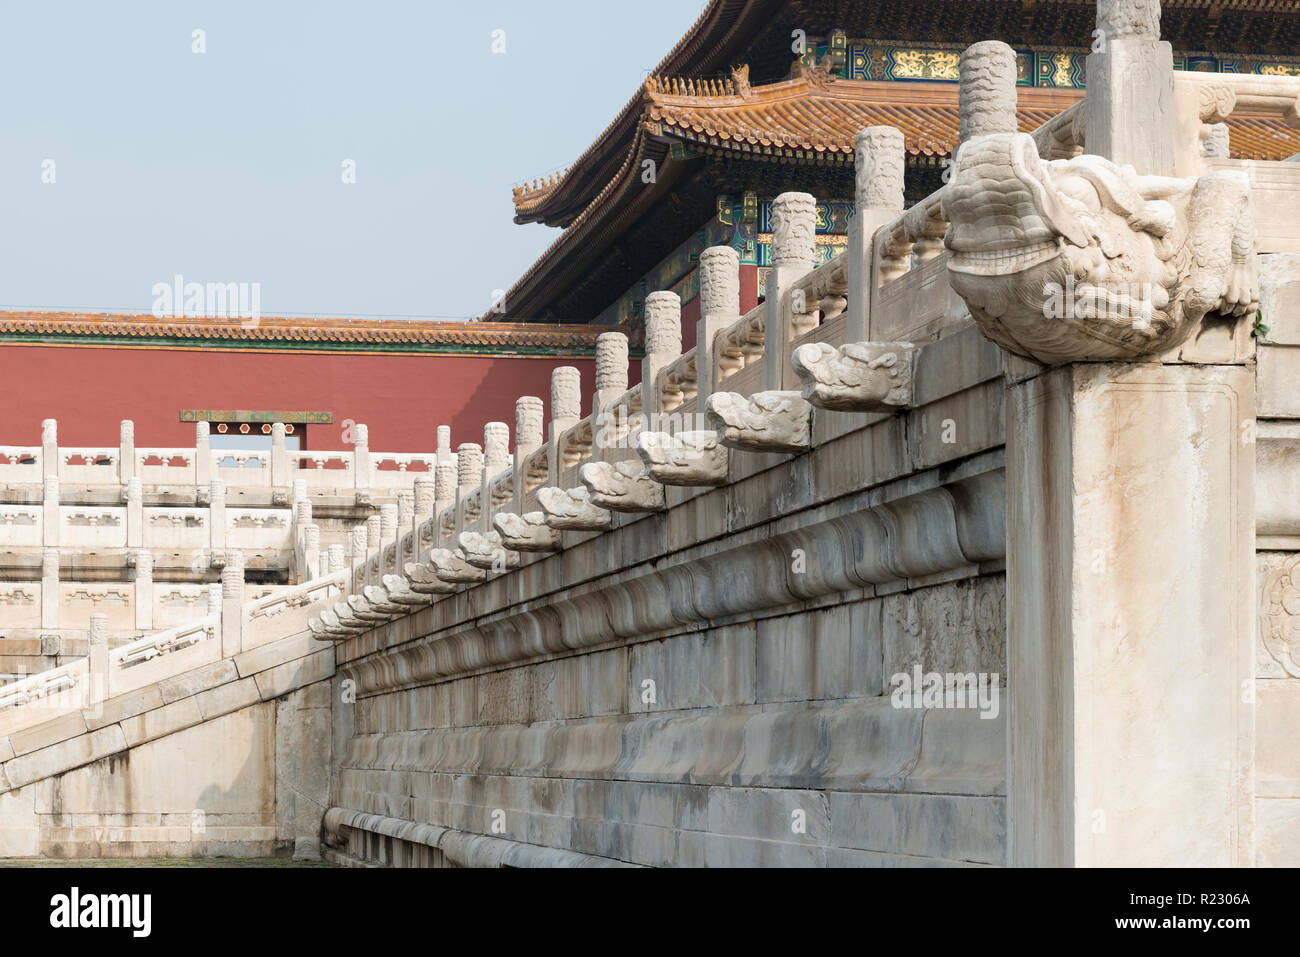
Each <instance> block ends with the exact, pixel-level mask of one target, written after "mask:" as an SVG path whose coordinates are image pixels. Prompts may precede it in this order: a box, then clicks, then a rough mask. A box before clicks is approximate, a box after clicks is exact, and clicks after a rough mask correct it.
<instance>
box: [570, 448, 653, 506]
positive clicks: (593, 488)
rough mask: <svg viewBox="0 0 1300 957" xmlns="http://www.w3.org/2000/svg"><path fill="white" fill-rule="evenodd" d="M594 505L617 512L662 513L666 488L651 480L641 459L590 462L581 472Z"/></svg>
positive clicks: (581, 477) (580, 474) (583, 482)
mask: <svg viewBox="0 0 1300 957" xmlns="http://www.w3.org/2000/svg"><path fill="white" fill-rule="evenodd" d="M578 477H579V478H580V479H581V480H582V484H583V485H585V486H586V487H587V492H588V493H589V495H590V498H591V502H592V504H594V505H597V506H599V507H600V508H607V509H610V510H611V511H614V512H632V513H637V512H659V511H662V510H663V509H664V508H666V507H667V500H666V498H665V496H664V487H663V486H662V485H660V484H659V483H658V482H656V481H655V480H654V479H652V478H650V476H649V473H647V472H646V470H645V466H644V465H643V464H642V463H641V460H640V459H635V460H631V459H624V460H623V461H621V462H588V463H587V464H586V465H584V466H583V467H582V468H581V469H580V470H579V472H578Z"/></svg>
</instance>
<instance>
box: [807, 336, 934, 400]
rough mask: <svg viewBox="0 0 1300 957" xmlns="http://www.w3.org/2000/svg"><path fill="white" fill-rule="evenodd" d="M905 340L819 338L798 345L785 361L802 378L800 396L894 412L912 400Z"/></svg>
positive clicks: (909, 356)
mask: <svg viewBox="0 0 1300 957" xmlns="http://www.w3.org/2000/svg"><path fill="white" fill-rule="evenodd" d="M914 351H915V346H913V345H912V344H911V343H909V342H856V343H852V344H850V345H846V346H842V347H839V348H837V347H835V346H832V345H830V344H828V343H825V342H816V343H809V344H808V345H803V346H800V347H799V348H798V349H796V350H795V351H794V355H793V356H791V359H790V363H791V365H792V366H794V370H795V372H797V373H798V374H799V378H800V379H802V380H803V392H802V394H803V397H804V399H806V400H807V401H808V402H810V403H811V404H812V405H815V406H816V407H817V408H819V409H831V410H834V411H838V412H896V411H898V410H899V409H905V408H907V407H908V406H910V405H911V404H912V355H913V353H914Z"/></svg>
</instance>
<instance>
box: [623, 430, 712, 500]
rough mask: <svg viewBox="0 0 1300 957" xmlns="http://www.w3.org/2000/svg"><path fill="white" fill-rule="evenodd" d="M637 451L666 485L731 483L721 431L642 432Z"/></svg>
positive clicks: (655, 475) (638, 437)
mask: <svg viewBox="0 0 1300 957" xmlns="http://www.w3.org/2000/svg"><path fill="white" fill-rule="evenodd" d="M636 450H637V453H638V454H639V455H640V456H641V461H642V462H644V463H645V466H646V469H647V471H649V473H650V477H651V478H653V479H654V480H655V481H656V482H660V483H662V484H664V485H684V486H688V487H690V486H710V485H725V484H727V447H726V446H725V445H723V444H722V442H721V440H720V439H719V437H718V433H717V432H679V433H677V434H676V435H668V434H667V433H664V432H639V433H637V447H636Z"/></svg>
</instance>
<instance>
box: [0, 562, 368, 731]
mask: <svg viewBox="0 0 1300 957" xmlns="http://www.w3.org/2000/svg"><path fill="white" fill-rule="evenodd" d="M243 574H244V570H243V567H242V564H241V563H239V562H238V561H234V562H231V563H230V564H228V565H227V566H226V568H225V569H223V572H222V578H223V580H222V583H221V584H212V585H209V586H208V597H207V613H206V614H205V615H204V616H202V617H200V618H197V619H195V620H193V621H190V622H187V623H185V624H183V625H180V626H178V627H175V628H168V629H165V630H162V631H158V632H155V633H153V634H150V635H146V636H144V637H143V638H140V639H138V640H136V641H133V642H130V643H128V644H125V645H121V646H119V647H117V648H114V649H112V650H110V649H109V647H108V627H107V626H108V621H107V617H106V616H104V615H92V616H91V621H90V629H89V649H90V653H89V655H88V656H87V657H85V658H80V659H78V660H76V661H73V662H71V663H69V664H66V665H63V666H61V667H58V668H55V669H52V670H50V671H45V672H42V673H40V674H38V675H33V676H31V677H28V678H24V679H22V680H19V681H14V682H11V683H9V684H5V685H0V735H7V734H10V733H12V732H14V731H18V730H22V729H23V728H27V727H32V726H35V725H38V724H42V723H44V722H46V721H49V720H51V719H53V718H57V717H60V716H61V715H63V714H66V713H69V712H72V711H76V710H79V709H82V708H87V707H92V706H94V705H97V704H99V703H102V702H103V701H106V700H108V699H110V698H113V697H116V696H118V695H122V694H126V693H128V692H132V691H136V690H139V689H140V688H143V687H145V686H147V685H151V684H154V683H156V682H158V681H162V680H165V679H167V678H170V677H173V676H175V675H178V674H181V673H184V672H187V671H190V670H192V669H194V668H197V667H200V666H202V665H205V664H209V663H211V662H214V661H218V660H220V659H222V658H229V657H233V656H235V655H237V654H241V653H243V652H246V651H249V650H251V649H253V648H258V647H261V646H263V645H267V644H270V643H272V642H275V641H278V640H280V639H283V638H288V637H291V636H293V635H296V634H301V633H303V632H305V631H306V630H307V622H308V621H309V620H310V619H311V618H312V617H313V615H315V614H317V613H319V611H320V610H321V609H322V608H325V607H328V606H329V605H330V604H332V603H333V602H335V601H336V600H337V599H338V598H339V597H340V596H342V595H343V594H344V593H345V592H346V591H347V589H348V587H349V585H350V584H351V577H352V576H351V571H350V570H349V569H341V570H339V571H335V572H333V573H331V574H328V575H325V576H322V577H320V578H316V579H313V580H312V581H308V582H304V583H302V584H300V585H297V586H294V587H291V588H287V589H283V590H281V591H279V592H278V593H276V594H273V595H269V596H266V597H263V598H259V599H257V600H254V601H250V602H245V601H244V600H243V588H244V580H243Z"/></svg>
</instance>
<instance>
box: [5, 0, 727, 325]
mask: <svg viewBox="0 0 1300 957" xmlns="http://www.w3.org/2000/svg"><path fill="white" fill-rule="evenodd" d="M704 6H705V3H704V0H656V2H654V3H652V4H642V3H636V2H627V0H468V2H465V0H460V2H452V0H423V2H420V0H364V2H357V0H351V2H334V0H311V2H309V0H219V2H218V0H194V2H186V0H113V2H105V0H81V2H64V0H40V2H32V0H0V307H19V308H90V309H100V310H109V309H123V310H129V311H141V312H147V311H149V309H150V306H151V304H152V302H153V296H152V294H151V289H152V287H153V285H154V284H155V283H158V282H170V281H171V280H172V277H173V276H174V275H175V274H176V273H180V274H182V275H184V277H185V279H186V281H198V282H249V283H252V282H258V283H260V284H261V311H262V314H263V315H280V314H287V313H293V314H322V315H340V316H342V315H404V316H431V317H447V318H457V317H469V316H477V315H479V314H481V313H482V312H484V311H485V310H486V309H487V308H488V307H489V306H490V305H491V295H492V291H493V290H494V289H497V288H508V287H509V286H510V285H511V284H512V283H513V282H514V281H515V280H516V279H517V278H518V277H519V276H520V275H521V274H522V273H523V271H524V270H525V269H526V268H527V267H528V266H529V265H530V264H531V263H532V262H533V260H534V259H536V257H537V256H538V255H539V254H540V253H541V252H542V251H543V250H544V249H545V248H546V246H547V245H549V244H550V243H551V242H552V241H554V239H555V238H556V237H557V236H558V235H559V231H558V230H555V229H551V228H548V227H545V226H540V225H530V226H516V225H515V224H514V223H513V222H512V221H511V216H512V206H511V202H510V187H511V186H512V185H513V184H515V183H517V182H521V181H523V180H527V179H532V178H534V177H538V176H541V175H543V174H546V173H549V172H552V171H554V170H556V169H560V168H563V167H565V166H567V165H569V164H570V163H571V162H572V161H573V160H574V159H576V158H577V157H578V155H579V154H581V152H582V151H583V150H585V149H586V148H587V146H588V145H589V144H590V143H591V142H592V140H594V139H595V137H596V136H597V135H598V134H599V133H600V131H601V130H603V129H604V128H605V126H606V125H607V124H608V123H609V122H610V121H611V120H612V119H613V118H614V116H615V115H616V114H617V112H618V110H619V109H621V108H622V106H623V105H624V104H625V103H626V102H627V100H628V99H629V98H630V97H631V96H632V94H633V93H634V92H635V91H636V89H637V86H638V85H639V83H640V82H641V79H642V77H643V76H644V75H645V73H646V71H648V70H649V69H651V68H653V67H654V66H655V65H656V64H657V63H658V62H659V60H660V59H662V57H663V56H664V55H665V54H666V53H667V52H668V50H669V49H671V47H672V45H673V44H674V43H676V41H677V40H678V39H680V38H681V36H682V35H683V34H684V33H685V32H686V30H687V28H688V27H689V26H690V24H691V23H692V22H694V20H695V18H696V17H697V16H698V15H699V13H700V12H701V10H703V8H704ZM196 28H202V29H204V30H205V31H206V45H207V52H206V53H204V54H201V55H199V54H195V53H192V52H191V43H192V41H191V32H192V31H193V30H194V29H196ZM497 29H500V30H504V31H505V38H506V53H505V54H504V55H497V54H494V53H493V52H492V32H493V31H494V30H497ZM47 159H52V160H54V162H55V175H56V182H55V183H54V184H53V185H49V184H45V183H42V181H41V175H42V163H43V161H45V160H47ZM345 159H352V160H355V162H356V167H357V182H356V184H354V185H344V184H343V183H342V182H341V172H342V169H341V164H342V162H343V161H344V160H345ZM575 318H579V319H585V318H588V317H575Z"/></svg>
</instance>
